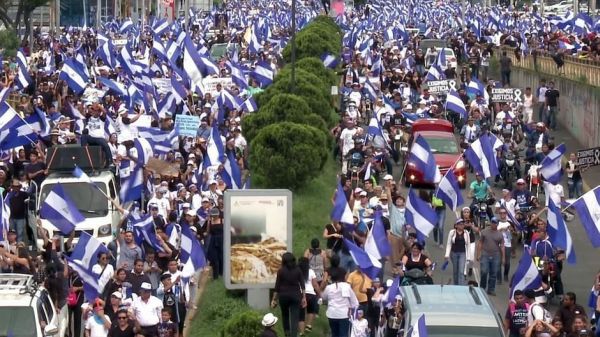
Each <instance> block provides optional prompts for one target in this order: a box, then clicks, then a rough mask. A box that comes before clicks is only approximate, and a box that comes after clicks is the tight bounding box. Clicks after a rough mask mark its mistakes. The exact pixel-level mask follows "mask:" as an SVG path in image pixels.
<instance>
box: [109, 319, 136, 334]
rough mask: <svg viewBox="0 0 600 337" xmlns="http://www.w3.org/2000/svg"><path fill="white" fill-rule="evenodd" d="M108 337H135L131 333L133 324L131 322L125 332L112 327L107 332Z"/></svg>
mask: <svg viewBox="0 0 600 337" xmlns="http://www.w3.org/2000/svg"><path fill="white" fill-rule="evenodd" d="M108 337H135V333H134V332H133V324H131V322H130V323H129V324H128V325H127V328H125V330H121V328H119V326H118V325H117V326H113V327H112V328H110V330H108Z"/></svg>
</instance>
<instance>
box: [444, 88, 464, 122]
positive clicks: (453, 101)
mask: <svg viewBox="0 0 600 337" xmlns="http://www.w3.org/2000/svg"><path fill="white" fill-rule="evenodd" d="M446 109H447V110H450V111H453V112H456V113H457V114H459V115H460V118H461V119H465V120H466V119H467V108H466V107H465V103H463V101H462V99H460V97H459V96H458V93H457V92H456V90H450V92H449V93H448V96H446Z"/></svg>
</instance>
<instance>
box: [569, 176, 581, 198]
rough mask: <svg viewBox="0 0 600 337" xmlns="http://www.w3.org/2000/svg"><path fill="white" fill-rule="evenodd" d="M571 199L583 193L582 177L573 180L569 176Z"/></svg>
mask: <svg viewBox="0 0 600 337" xmlns="http://www.w3.org/2000/svg"><path fill="white" fill-rule="evenodd" d="M567 185H568V186H569V199H576V198H579V197H580V196H581V195H582V194H583V181H582V180H581V179H578V180H573V179H571V178H569V181H568V182H567Z"/></svg>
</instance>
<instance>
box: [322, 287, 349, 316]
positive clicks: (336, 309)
mask: <svg viewBox="0 0 600 337" xmlns="http://www.w3.org/2000/svg"><path fill="white" fill-rule="evenodd" d="M321 298H323V300H324V301H327V312H326V313H325V315H326V316H327V318H332V319H348V309H350V308H357V307H358V300H357V299H356V294H354V291H353V290H352V287H351V286H350V284H349V283H347V282H337V283H332V284H330V285H328V286H327V287H325V290H324V291H323V293H322V294H321Z"/></svg>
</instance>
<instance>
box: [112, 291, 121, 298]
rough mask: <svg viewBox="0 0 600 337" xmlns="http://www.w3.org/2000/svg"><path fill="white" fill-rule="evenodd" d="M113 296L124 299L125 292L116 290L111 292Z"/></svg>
mask: <svg viewBox="0 0 600 337" xmlns="http://www.w3.org/2000/svg"><path fill="white" fill-rule="evenodd" d="M110 295H111V296H114V297H116V298H118V299H123V294H122V293H121V292H120V291H115V292H114V293H112V294H110Z"/></svg>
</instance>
